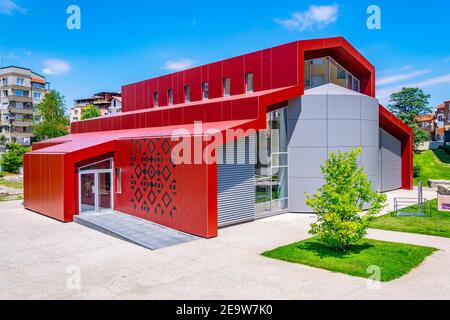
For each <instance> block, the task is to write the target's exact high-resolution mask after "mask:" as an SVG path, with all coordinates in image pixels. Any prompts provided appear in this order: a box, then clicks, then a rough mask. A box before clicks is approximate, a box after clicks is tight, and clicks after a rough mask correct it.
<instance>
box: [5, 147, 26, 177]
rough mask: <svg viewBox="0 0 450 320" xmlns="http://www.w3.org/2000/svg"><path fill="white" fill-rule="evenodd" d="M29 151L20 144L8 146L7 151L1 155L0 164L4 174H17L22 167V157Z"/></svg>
mask: <svg viewBox="0 0 450 320" xmlns="http://www.w3.org/2000/svg"><path fill="white" fill-rule="evenodd" d="M29 150H30V149H29V148H26V147H24V146H22V145H20V144H15V143H12V144H10V145H9V146H8V151H7V152H5V153H4V154H3V157H2V160H1V162H0V164H1V165H2V169H3V170H4V171H5V172H9V173H18V172H19V168H20V167H22V166H23V155H24V153H25V152H28V151H29Z"/></svg>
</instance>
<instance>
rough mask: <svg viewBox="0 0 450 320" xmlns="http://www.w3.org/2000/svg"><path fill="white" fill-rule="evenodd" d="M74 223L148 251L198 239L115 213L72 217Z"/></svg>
mask: <svg viewBox="0 0 450 320" xmlns="http://www.w3.org/2000/svg"><path fill="white" fill-rule="evenodd" d="M74 222H76V223H78V224H81V225H83V226H85V227H88V228H91V229H94V230H97V231H100V232H102V233H105V234H108V235H110V236H113V237H116V238H118V239H121V240H125V241H128V242H131V243H134V244H137V245H140V246H142V247H145V248H147V249H150V250H156V249H161V248H165V247H170V246H173V245H177V244H181V243H185V242H189V241H193V240H197V239H199V238H198V237H196V236H193V235H190V234H187V233H183V232H180V231H177V230H174V229H170V228H167V227H164V226H161V225H159V224H156V223H153V222H150V221H147V220H144V219H141V218H137V217H134V216H131V215H128V214H123V213H118V212H115V211H104V212H97V213H91V214H82V215H77V216H74Z"/></svg>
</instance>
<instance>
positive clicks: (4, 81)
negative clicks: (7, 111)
mask: <svg viewBox="0 0 450 320" xmlns="http://www.w3.org/2000/svg"><path fill="white" fill-rule="evenodd" d="M2 83H3V85H4V86H7V85H8V78H3V79H2Z"/></svg>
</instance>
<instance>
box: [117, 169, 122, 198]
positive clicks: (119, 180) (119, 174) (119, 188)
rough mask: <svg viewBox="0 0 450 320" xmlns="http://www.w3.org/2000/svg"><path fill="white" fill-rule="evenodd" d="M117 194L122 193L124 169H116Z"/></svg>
mask: <svg viewBox="0 0 450 320" xmlns="http://www.w3.org/2000/svg"><path fill="white" fill-rule="evenodd" d="M116 193H122V168H116Z"/></svg>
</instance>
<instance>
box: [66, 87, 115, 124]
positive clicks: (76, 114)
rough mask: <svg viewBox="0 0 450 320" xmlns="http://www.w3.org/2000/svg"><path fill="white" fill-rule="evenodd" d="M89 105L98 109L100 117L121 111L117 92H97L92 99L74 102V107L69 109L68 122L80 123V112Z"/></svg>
mask: <svg viewBox="0 0 450 320" xmlns="http://www.w3.org/2000/svg"><path fill="white" fill-rule="evenodd" d="M119 102H120V103H119ZM90 104H92V105H94V106H95V107H96V108H97V109H99V110H100V113H101V115H102V116H105V115H108V114H113V113H117V112H118V110H122V99H121V94H120V93H119V92H99V93H96V94H94V95H93V96H92V97H89V98H82V99H77V100H75V103H74V106H73V107H72V108H71V109H70V122H71V123H72V122H77V121H80V120H81V110H83V109H84V108H86V107H87V106H88V105H90ZM111 107H113V108H111Z"/></svg>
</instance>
